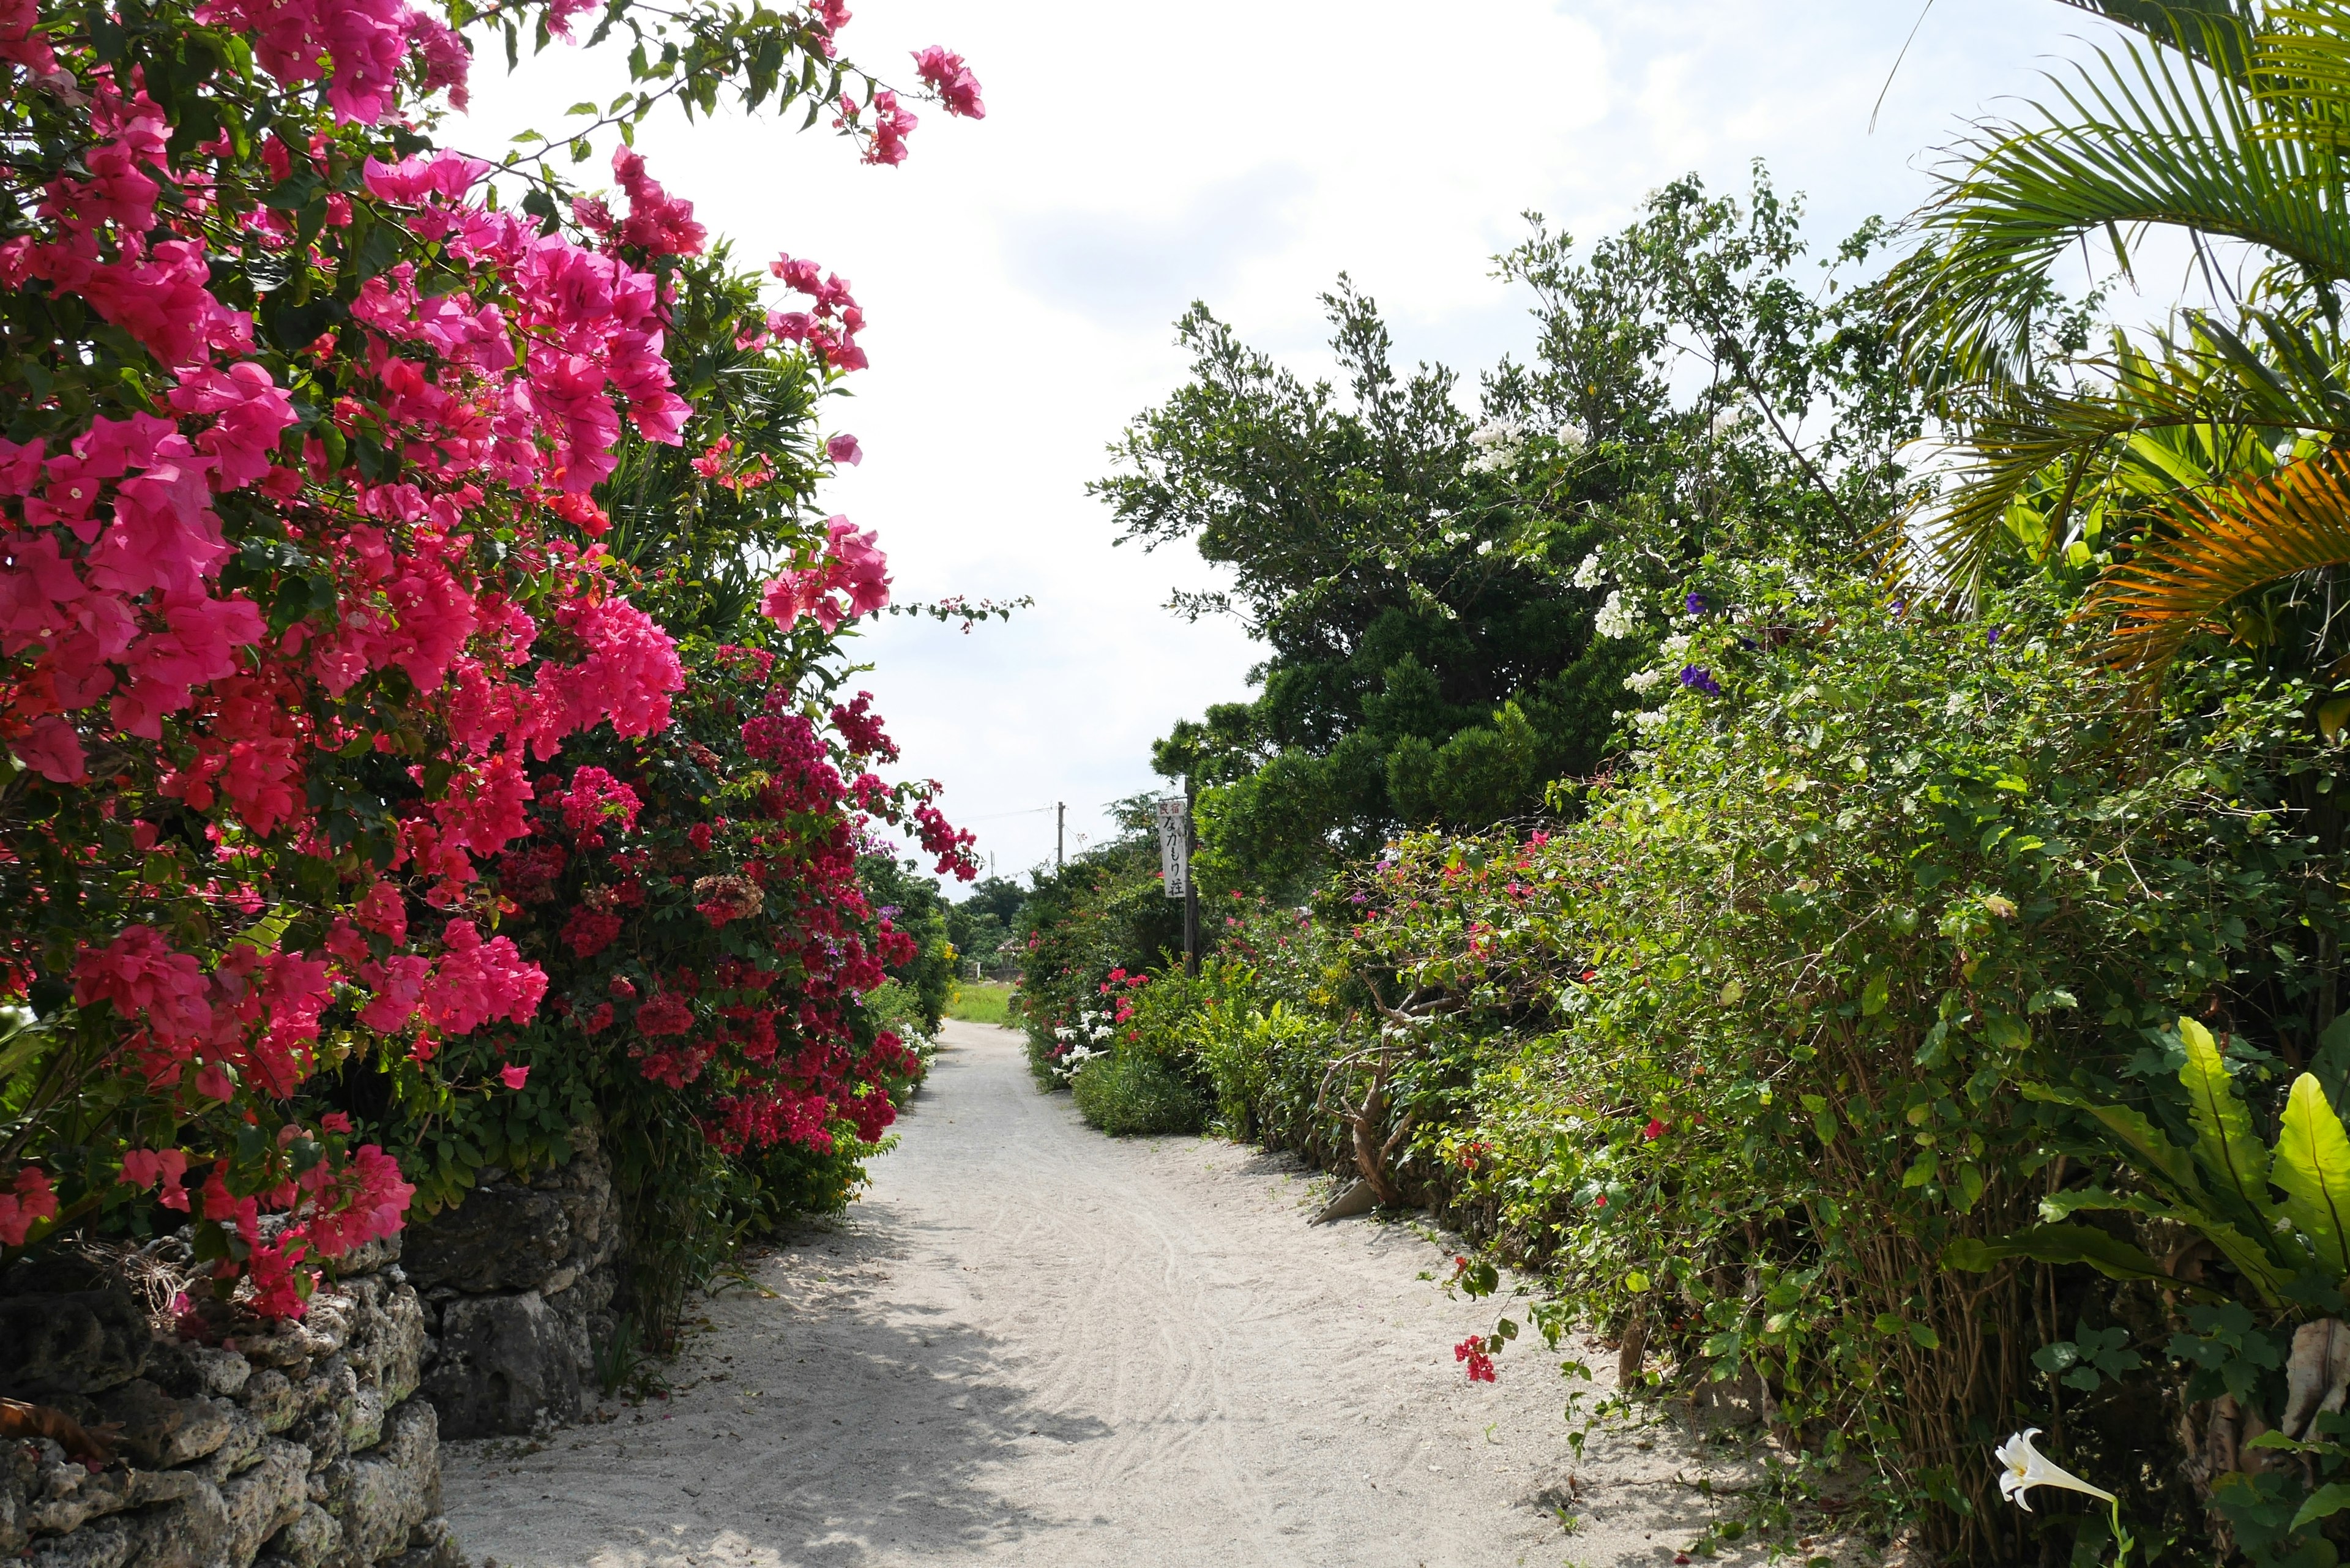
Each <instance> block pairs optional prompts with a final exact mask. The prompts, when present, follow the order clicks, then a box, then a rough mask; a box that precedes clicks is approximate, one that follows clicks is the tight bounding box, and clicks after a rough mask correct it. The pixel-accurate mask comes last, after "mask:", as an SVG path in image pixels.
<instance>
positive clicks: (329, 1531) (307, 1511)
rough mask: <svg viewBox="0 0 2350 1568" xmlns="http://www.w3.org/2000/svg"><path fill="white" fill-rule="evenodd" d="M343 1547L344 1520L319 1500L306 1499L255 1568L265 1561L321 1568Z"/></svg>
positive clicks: (297, 1567)
mask: <svg viewBox="0 0 2350 1568" xmlns="http://www.w3.org/2000/svg"><path fill="white" fill-rule="evenodd" d="M342 1549H343V1527H342V1525H341V1523H340V1522H339V1521H337V1519H336V1518H335V1516H334V1515H333V1514H331V1513H328V1511H326V1510H325V1509H323V1508H320V1507H319V1506H318V1505H317V1503H315V1502H306V1503H304V1504H303V1505H302V1511H301V1512H299V1513H298V1514H296V1516H295V1518H294V1521H293V1522H292V1523H290V1524H288V1525H287V1526H286V1528H285V1529H283V1530H281V1531H279V1532H277V1537H276V1540H274V1541H272V1542H270V1543H269V1551H270V1552H271V1555H269V1556H266V1557H263V1558H261V1559H260V1560H259V1561H258V1562H257V1563H255V1568H261V1565H262V1564H263V1563H276V1564H279V1565H281V1568H320V1565H321V1564H322V1563H328V1562H331V1561H332V1560H333V1559H334V1558H335V1557H336V1556H337V1555H338V1554H339V1553H340V1552H341V1551H342Z"/></svg>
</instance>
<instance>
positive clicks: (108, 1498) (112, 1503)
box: [25, 1460, 203, 1535]
mask: <svg viewBox="0 0 2350 1568" xmlns="http://www.w3.org/2000/svg"><path fill="white" fill-rule="evenodd" d="M41 1479H42V1481H43V1483H44V1485H43V1488H42V1493H41V1495H40V1496H39V1497H38V1498H37V1499H36V1501H34V1503H33V1505H32V1506H31V1507H30V1508H28V1509H27V1510H26V1512H25V1524H26V1528H27V1529H28V1530H32V1531H37V1532H41V1533H43V1534H51V1535H63V1534H65V1533H66V1532H68V1531H74V1530H78V1529H80V1528H81V1527H82V1526H83V1525H84V1524H85V1523H87V1522H88V1521H90V1520H93V1519H99V1518H103V1517H105V1516H107V1515H109V1514H115V1513H120V1512H122V1511H125V1510H127V1509H133V1508H144V1507H146V1506H147V1505H149V1504H151V1503H158V1502H179V1501H184V1500H185V1499H188V1498H191V1497H193V1496H194V1495H195V1494H196V1492H197V1490H199V1489H200V1488H201V1487H202V1486H203V1477H202V1476H200V1475H197V1474H195V1473H194V1472H192V1471H190V1470H99V1472H97V1473H96V1474H94V1475H93V1474H92V1473H90V1472H89V1471H88V1470H86V1469H82V1468H81V1466H80V1465H78V1464H76V1463H74V1462H73V1461H71V1460H66V1461H64V1462H62V1463H60V1464H57V1465H55V1466H51V1467H48V1468H47V1470H46V1473H44V1475H43V1476H42V1478H41Z"/></svg>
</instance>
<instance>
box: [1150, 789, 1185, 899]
mask: <svg viewBox="0 0 2350 1568" xmlns="http://www.w3.org/2000/svg"><path fill="white" fill-rule="evenodd" d="M1185 804H1186V803H1185V801H1184V799H1183V797H1182V796H1181V795H1176V796H1175V797H1173V798H1172V799H1170V800H1162V801H1160V802H1159V803H1158V812H1157V815H1158V818H1159V874H1160V875H1161V876H1162V877H1165V878H1166V882H1167V896H1168V897H1169V898H1181V897H1182V896H1183V892H1184V889H1185V888H1188V887H1189V886H1190V885H1191V832H1190V829H1191V813H1189V812H1188V811H1186V810H1185V809H1184V806H1185Z"/></svg>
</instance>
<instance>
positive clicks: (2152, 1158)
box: [2022, 1084, 2204, 1206]
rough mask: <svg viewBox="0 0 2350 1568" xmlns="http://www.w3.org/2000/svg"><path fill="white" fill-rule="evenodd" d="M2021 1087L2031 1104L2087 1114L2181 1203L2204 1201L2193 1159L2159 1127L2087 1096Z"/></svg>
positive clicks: (2044, 1087)
mask: <svg viewBox="0 0 2350 1568" xmlns="http://www.w3.org/2000/svg"><path fill="white" fill-rule="evenodd" d="M2022 1087H2023V1097H2024V1098H2026V1099H2028V1100H2040V1101H2043V1102H2044V1103H2046V1104H2050V1105H2058V1106H2072V1107H2073V1108H2074V1110H2078V1111H2085V1112H2087V1113H2088V1114H2089V1115H2090V1116H2094V1117H2095V1118H2096V1119H2097V1121H2098V1123H2099V1124H2100V1125H2102V1126H2103V1127H2105V1129H2106V1131H2107V1132H2109V1133H2112V1134H2113V1135H2114V1136H2115V1137H2117V1138H2119V1139H2120V1140H2121V1141H2122V1143H2123V1145H2124V1146H2125V1147H2127V1148H2128V1149H2129V1150H2130V1152H2131V1153H2133V1154H2135V1155H2136V1156H2137V1160H2136V1161H2135V1162H2134V1163H2136V1164H2137V1167H2138V1168H2139V1169H2140V1170H2141V1171H2143V1172H2144V1173H2145V1174H2146V1175H2147V1176H2148V1177H2151V1178H2153V1179H2156V1180H2158V1181H2160V1182H2162V1183H2163V1184H2164V1185H2166V1186H2168V1188H2170V1189H2172V1192H2173V1194H2174V1195H2175V1196H2176V1197H2178V1199H2180V1200H2181V1201H2182V1202H2186V1203H2188V1204H2189V1205H2190V1206H2193V1205H2196V1204H2199V1203H2200V1202H2201V1201H2202V1199H2203V1197H2204V1193H2203V1183H2202V1181H2201V1179H2199V1177H2198V1176H2197V1175H2196V1171H2195V1158H2194V1156H2193V1155H2191V1154H2189V1152H2188V1151H2187V1150H2185V1149H2183V1148H2181V1147H2178V1145H2177V1144H2175V1143H2173V1142H2171V1141H2170V1138H2169V1136H2168V1134H2166V1133H2165V1132H2164V1131H2163V1130H2162V1129H2161V1128H2160V1127H2156V1126H2155V1125H2154V1124H2153V1123H2152V1122H2150V1121H2148V1120H2147V1119H2146V1118H2145V1117H2144V1116H2140V1115H2138V1114H2137V1112H2136V1111H2133V1110H2128V1109H2126V1108H2125V1107H2123V1106H2106V1105H2099V1104H2098V1103H2097V1102H2096V1101H2095V1100H2092V1099H2090V1098H2089V1097H2088V1096H2086V1095H2083V1094H2078V1093H2076V1092H2074V1090H2071V1089H2062V1088H2057V1087H2054V1086H2053V1085H2046V1084H2026V1085H2023V1086H2022Z"/></svg>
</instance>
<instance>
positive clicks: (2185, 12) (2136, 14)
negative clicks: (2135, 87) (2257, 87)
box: [2064, 0, 2260, 67]
mask: <svg viewBox="0 0 2350 1568" xmlns="http://www.w3.org/2000/svg"><path fill="white" fill-rule="evenodd" d="M2064 4H2065V5H2070V6H2073V7H2074V8H2075V9H2077V10H2082V11H2094V12H2095V13H2096V14H2097V15H2098V16H2103V17H2105V18H2106V20H2107V21H2108V22H2112V23H2115V24H2116V25H2117V26H2124V27H2127V28H2130V29H2131V30H2132V31H2134V32H2138V33H2143V34H2145V35H2146V36H2147V37H2149V38H2152V39H2153V40H2154V41H2155V42H2157V43H2158V44H2175V45H2177V46H2178V47H2180V48H2183V49H2185V50H2186V51H2187V52H2188V53H2189V54H2191V55H2193V56H2195V57H2196V58H2198V59H2199V60H2201V61H2203V63H2204V64H2206V65H2211V64H2214V63H2217V64H2219V65H2220V66H2221V67H2228V66H2230V65H2233V64H2238V63H2240V62H2241V60H2242V59H2243V47H2242V40H2243V38H2244V36H2246V35H2247V34H2248V33H2250V32H2251V30H2252V29H2253V28H2255V27H2257V26H2259V24H2260V17H2259V16H2257V15H2256V14H2255V13H2254V10H2253V7H2252V5H2251V3H2250V0H2064ZM2213 24H2219V26H2214V25H2213Z"/></svg>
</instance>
